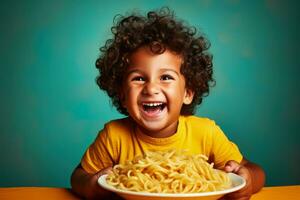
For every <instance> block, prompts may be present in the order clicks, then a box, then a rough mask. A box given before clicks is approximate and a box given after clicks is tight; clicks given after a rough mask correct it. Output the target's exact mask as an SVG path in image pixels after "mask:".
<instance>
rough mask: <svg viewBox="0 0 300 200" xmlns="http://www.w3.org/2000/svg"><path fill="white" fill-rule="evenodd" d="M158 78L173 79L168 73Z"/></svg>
mask: <svg viewBox="0 0 300 200" xmlns="http://www.w3.org/2000/svg"><path fill="white" fill-rule="evenodd" d="M160 79H161V80H163V81H168V80H174V78H173V77H172V76H170V75H162V76H161V78H160Z"/></svg>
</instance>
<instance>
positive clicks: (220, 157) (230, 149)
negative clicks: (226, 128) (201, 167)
mask: <svg viewBox="0 0 300 200" xmlns="http://www.w3.org/2000/svg"><path fill="white" fill-rule="evenodd" d="M210 157H212V159H211V160H212V161H213V162H214V164H215V167H216V168H223V167H224V166H225V164H226V163H227V162H228V161H229V160H235V161H236V162H238V163H240V162H241V161H242V159H243V156H242V154H241V152H240V151H239V149H238V147H237V145H236V144H234V143H233V142H231V141H230V140H229V139H228V138H227V137H226V135H225V134H224V133H223V131H222V130H221V129H220V127H219V126H217V125H216V124H215V123H214V126H213V127H212V149H211V156H210Z"/></svg>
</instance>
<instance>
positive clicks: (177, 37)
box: [96, 7, 215, 115]
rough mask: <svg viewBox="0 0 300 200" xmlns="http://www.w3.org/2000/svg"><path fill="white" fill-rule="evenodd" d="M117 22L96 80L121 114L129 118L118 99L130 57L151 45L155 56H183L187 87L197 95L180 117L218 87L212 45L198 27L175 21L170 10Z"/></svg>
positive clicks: (192, 109)
mask: <svg viewBox="0 0 300 200" xmlns="http://www.w3.org/2000/svg"><path fill="white" fill-rule="evenodd" d="M114 22H115V23H114V26H113V27H112V28H111V32H112V33H113V35H114V38H113V39H108V40H107V41H106V43H105V45H104V46H103V47H101V48H100V51H101V55H100V57H99V58H98V59H97V61H96V67H97V68H98V70H99V73H100V74H99V76H98V77H97V79H96V81H97V84H98V86H99V87H100V88H101V89H103V90H105V91H106V92H107V94H108V96H109V97H110V98H111V100H112V103H113V105H115V106H116V107H117V109H118V111H119V112H120V113H122V114H124V115H128V112H127V111H126V109H125V108H124V107H123V106H122V103H121V100H120V97H119V91H120V86H121V85H122V81H123V75H124V72H125V70H126V67H127V66H128V64H129V59H128V57H129V55H130V54H132V53H133V52H134V51H135V50H137V49H138V48H140V47H142V46H149V47H150V49H151V51H152V52H153V53H155V54H161V53H163V52H164V51H165V50H166V49H169V50H170V51H172V52H174V53H176V54H178V55H180V56H182V58H183V64H182V66H181V68H180V71H181V73H182V74H183V76H184V77H185V81H186V87H187V88H188V89H190V90H192V91H193V92H194V98H193V101H192V103H191V104H189V105H183V107H182V109H181V114H182V115H191V114H193V113H194V111H195V107H196V106H197V105H199V104H201V102H202V99H203V97H204V96H207V95H208V93H209V88H210V86H213V85H214V84H215V80H214V79H213V77H212V74H213V70H212V67H213V64H212V55H211V54H210V53H209V52H207V50H208V48H209V47H210V43H209V41H208V40H207V39H206V38H205V37H204V36H203V34H197V29H196V28H195V27H190V26H188V25H186V24H185V23H184V22H183V21H181V20H178V19H176V18H175V16H174V12H172V11H170V9H169V8H167V7H164V8H161V9H160V10H158V11H150V12H148V13H147V15H146V16H142V15H140V14H136V13H132V14H130V15H129V16H122V15H117V16H116V17H115V19H114Z"/></svg>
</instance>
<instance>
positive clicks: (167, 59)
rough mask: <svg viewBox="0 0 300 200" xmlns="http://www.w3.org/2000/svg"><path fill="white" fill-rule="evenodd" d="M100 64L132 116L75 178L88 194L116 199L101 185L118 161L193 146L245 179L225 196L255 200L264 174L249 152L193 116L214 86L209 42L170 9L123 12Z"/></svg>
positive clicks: (96, 145) (94, 149)
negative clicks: (245, 154) (244, 153)
mask: <svg viewBox="0 0 300 200" xmlns="http://www.w3.org/2000/svg"><path fill="white" fill-rule="evenodd" d="M111 30H112V33H113V34H114V38H113V39H110V40H107V42H106V44H105V46H103V47H102V48H101V49H100V50H101V52H102V54H101V56H100V57H99V58H98V60H97V62H96V66H97V68H98V69H99V72H100V75H99V76H98V78H97V84H98V85H99V87H100V88H101V89H103V90H105V91H106V92H107V94H108V95H109V96H110V97H111V99H112V102H113V104H114V105H115V106H116V107H117V109H118V111H120V112H121V113H122V114H124V115H127V116H128V117H126V118H123V119H117V120H113V121H110V122H108V123H107V124H105V126H104V128H103V129H102V130H101V131H100V132H99V134H98V136H97V138H96V139H95V141H94V142H93V143H92V144H91V145H90V146H89V148H88V149H87V151H86V152H85V154H84V156H83V158H82V160H81V163H80V164H79V166H78V167H77V168H76V169H75V170H74V172H73V174H72V178H71V184H72V190H73V191H74V192H75V193H77V194H78V195H80V196H82V197H85V198H90V199H92V198H101V199H104V198H105V197H107V199H111V198H112V197H111V195H112V194H111V193H110V192H108V191H106V190H104V189H102V188H101V187H100V186H98V184H97V179H98V177H99V176H101V175H103V174H105V173H108V171H109V170H110V169H111V167H113V166H114V165H116V164H119V163H124V162H125V161H126V160H132V159H133V158H134V157H135V156H137V155H141V154H143V153H144V152H145V151H147V150H159V151H164V150H170V149H178V150H183V149H187V150H188V152H189V153H190V154H204V155H206V156H207V157H208V158H209V162H213V163H214V166H215V167H216V168H219V169H223V170H225V171H226V172H233V173H236V174H238V175H240V176H243V177H244V178H245V179H246V182H247V184H246V186H245V187H244V188H243V189H241V190H239V191H237V192H234V193H231V194H229V195H227V196H225V197H224V198H227V199H249V198H250V196H251V195H252V194H253V193H255V192H257V191H259V190H260V189H261V188H262V187H263V185H264V180H265V174H264V171H263V170H262V169H261V168H260V167H259V166H257V165H256V164H254V163H251V162H250V161H247V160H246V158H245V157H243V156H242V155H241V153H240V151H239V149H238V147H237V146H236V145H235V144H234V143H232V142H231V141H229V140H228V138H227V137H226V136H225V135H224V133H223V132H222V130H221V129H220V128H219V126H217V125H216V124H215V122H214V121H212V120H210V119H207V118H200V117H196V116H193V113H194V111H195V107H196V106H197V105H199V104H200V103H201V102H202V98H203V96H205V95H207V94H208V93H209V87H210V85H212V84H213V83H214V80H213V78H212V73H213V71H212V66H213V65H212V56H211V55H210V54H209V53H208V52H207V50H208V48H209V46H210V45H209V43H208V41H207V40H206V39H205V38H204V36H203V35H199V34H198V33H197V32H196V29H195V28H194V27H189V26H187V25H185V23H184V22H182V21H180V20H178V19H176V18H175V16H174V14H173V13H172V12H171V11H170V10H169V9H168V8H163V9H161V10H159V11H156V12H155V11H152V12H149V13H148V14H147V16H141V15H138V14H132V15H130V16H125V17H124V16H121V17H119V19H118V21H117V23H116V25H115V26H113V27H112V29H111Z"/></svg>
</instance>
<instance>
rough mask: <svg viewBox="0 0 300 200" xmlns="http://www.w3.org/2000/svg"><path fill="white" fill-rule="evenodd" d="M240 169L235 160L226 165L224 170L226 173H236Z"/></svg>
mask: <svg viewBox="0 0 300 200" xmlns="http://www.w3.org/2000/svg"><path fill="white" fill-rule="evenodd" d="M239 169H240V164H239V163H237V162H236V161H234V160H230V161H228V162H227V163H226V165H225V168H224V170H225V171H226V172H233V173H236V172H237V171H238V170H239Z"/></svg>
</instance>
